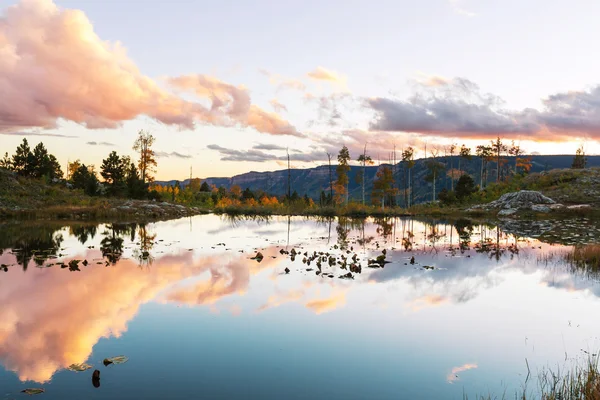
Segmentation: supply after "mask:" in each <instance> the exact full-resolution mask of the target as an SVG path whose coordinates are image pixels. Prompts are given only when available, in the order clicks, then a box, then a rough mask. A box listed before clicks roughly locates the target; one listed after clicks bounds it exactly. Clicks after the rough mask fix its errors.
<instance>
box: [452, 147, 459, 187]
mask: <svg viewBox="0 0 600 400" xmlns="http://www.w3.org/2000/svg"><path fill="white" fill-rule="evenodd" d="M452 158H453V157H452V154H450V190H452V191H454V171H453V170H452V166H453V163H452V161H453V160H452ZM458 165H459V167H458V168H460V159H459V160H458Z"/></svg>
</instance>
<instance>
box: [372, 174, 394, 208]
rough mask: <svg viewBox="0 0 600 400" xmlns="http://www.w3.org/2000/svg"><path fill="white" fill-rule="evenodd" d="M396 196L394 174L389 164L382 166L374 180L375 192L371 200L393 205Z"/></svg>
mask: <svg viewBox="0 0 600 400" xmlns="http://www.w3.org/2000/svg"><path fill="white" fill-rule="evenodd" d="M395 196H396V189H395V188H394V174H393V171H392V169H391V168H390V167H389V166H387V165H386V166H382V167H380V168H379V169H378V170H377V174H376V175H375V180H374V181H373V193H372V194H371V202H372V203H373V204H381V206H382V207H385V205H388V206H393V205H394V199H395Z"/></svg>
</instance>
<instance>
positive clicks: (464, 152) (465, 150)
mask: <svg viewBox="0 0 600 400" xmlns="http://www.w3.org/2000/svg"><path fill="white" fill-rule="evenodd" d="M458 155H459V156H460V157H459V158H458V170H459V171H462V169H461V161H462V160H466V161H470V160H471V148H470V147H467V146H465V145H464V144H463V145H462V146H460V150H459V152H458ZM461 175H463V174H462V172H461Z"/></svg>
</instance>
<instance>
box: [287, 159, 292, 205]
mask: <svg viewBox="0 0 600 400" xmlns="http://www.w3.org/2000/svg"><path fill="white" fill-rule="evenodd" d="M286 151H287V150H286ZM287 159H288V204H290V203H291V201H292V171H291V170H290V152H289V151H287Z"/></svg>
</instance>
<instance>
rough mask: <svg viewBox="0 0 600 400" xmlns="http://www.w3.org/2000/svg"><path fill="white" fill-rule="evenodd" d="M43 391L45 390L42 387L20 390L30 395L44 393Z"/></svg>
mask: <svg viewBox="0 0 600 400" xmlns="http://www.w3.org/2000/svg"><path fill="white" fill-rule="evenodd" d="M44 392H45V390H44V389H42V388H27V389H24V390H21V393H25V394H28V395H30V396H31V395H34V394H41V393H44Z"/></svg>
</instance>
